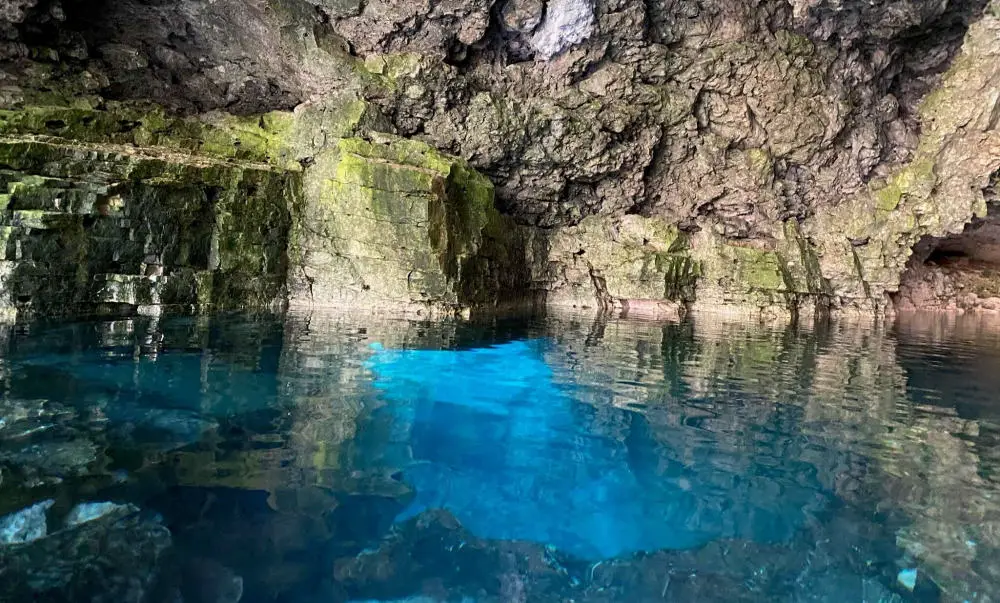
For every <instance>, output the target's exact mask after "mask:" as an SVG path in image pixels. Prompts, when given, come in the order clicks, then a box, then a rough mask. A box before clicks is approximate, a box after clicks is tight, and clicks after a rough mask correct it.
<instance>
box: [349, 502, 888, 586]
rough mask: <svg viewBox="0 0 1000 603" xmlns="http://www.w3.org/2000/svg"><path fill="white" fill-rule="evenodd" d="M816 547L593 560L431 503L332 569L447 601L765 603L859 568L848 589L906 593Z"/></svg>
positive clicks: (355, 581) (751, 547) (731, 548)
mask: <svg viewBox="0 0 1000 603" xmlns="http://www.w3.org/2000/svg"><path fill="white" fill-rule="evenodd" d="M816 546H817V547H819V546H820V545H819V543H817V545H816ZM817 552H819V551H810V548H809V546H808V545H806V544H804V543H799V544H795V545H781V546H767V545H761V544H757V543H753V542H749V541H741V540H733V541H718V542H713V543H710V544H707V545H705V546H703V547H700V548H697V549H692V550H687V551H659V552H653V553H649V554H643V555H635V556H624V557H620V558H615V559H607V560H604V561H600V562H596V563H586V562H582V561H580V560H579V559H575V558H574V557H572V556H570V555H566V554H565V553H563V552H561V551H558V550H556V549H554V548H552V547H546V546H543V545H539V544H531V543H526V542H516V541H505V540H488V539H481V538H477V537H476V536H475V535H473V534H471V533H469V532H468V531H466V530H465V529H464V528H463V527H462V526H461V524H459V522H458V521H457V520H456V519H455V518H454V517H453V516H451V515H450V514H448V513H447V512H442V511H430V512H426V513H423V514H421V515H419V516H417V517H415V518H413V519H412V520H410V521H408V522H406V523H404V524H401V525H399V526H397V528H395V529H394V530H393V531H392V532H391V533H390V534H389V535H388V536H387V537H386V538H385V539H384V541H383V543H382V544H381V546H379V547H378V548H376V549H372V550H369V551H366V552H363V553H361V554H360V555H358V556H356V557H353V558H346V559H340V560H338V561H337V562H336V563H335V564H334V572H333V577H334V579H335V580H336V581H337V582H338V583H339V584H340V585H341V586H342V587H343V588H344V589H345V590H346V592H347V594H348V596H350V597H353V598H354V599H358V600H362V601H363V600H372V601H375V600H377V601H399V600H408V601H414V600H417V601H423V600H426V599H429V600H437V593H440V592H444V593H447V594H448V595H447V596H448V597H449V598H448V600H455V599H456V598H458V597H462V598H463V600H465V598H468V599H473V600H476V601H503V602H504V603H510V602H515V603H524V602H527V601H532V602H534V601H539V602H546V603H548V602H552V603H555V602H560V601H569V600H572V601H578V602H587V603H615V602H619V601H626V600H627V601H659V600H667V601H727V602H734V601H739V602H744V601H745V602H759V601H764V600H774V598H773V594H774V593H779V592H788V593H794V592H796V591H800V592H803V593H809V592H810V588H811V589H812V590H816V589H817V588H822V587H829V586H830V584H831V583H830V580H829V579H828V577H829V576H852V577H853V582H852V585H851V588H850V589H849V591H845V592H852V593H853V592H855V591H857V592H858V594H859V595H862V596H864V593H868V594H869V595H870V594H873V593H877V594H878V595H877V596H880V595H883V594H884V595H886V598H885V600H888V601H893V600H897V599H893V598H892V597H891V596H890V595H888V592H887V589H885V588H884V587H883V586H881V584H880V583H879V578H880V576H878V575H877V574H872V573H870V572H867V573H866V572H865V571H864V570H862V569H861V568H850V567H845V566H842V565H837V564H836V563H835V562H833V561H832V559H831V558H830V557H829V556H826V555H823V554H817ZM844 584H846V582H845V583H844ZM844 584H840V585H836V586H835V587H836V588H843V586H844ZM866 584H867V586H866ZM428 585H433V586H430V587H428ZM866 588H867V590H865V589H866ZM413 593H417V594H413ZM407 597H409V598H407ZM803 600H805V599H803ZM809 600H821V599H816V598H811V599H809ZM829 600H838V599H829ZM840 600H842V599H840Z"/></svg>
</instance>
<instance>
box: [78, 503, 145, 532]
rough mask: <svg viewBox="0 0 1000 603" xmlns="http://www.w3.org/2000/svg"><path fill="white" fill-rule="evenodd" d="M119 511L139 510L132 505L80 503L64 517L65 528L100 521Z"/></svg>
mask: <svg viewBox="0 0 1000 603" xmlns="http://www.w3.org/2000/svg"><path fill="white" fill-rule="evenodd" d="M119 509H130V510H132V511H138V510H139V509H138V508H136V507H134V506H133V505H119V504H115V503H112V502H87V503H80V504H78V505H76V506H75V507H73V508H72V509H71V510H70V512H69V514H68V515H66V527H74V526H78V525H80V524H82V523H87V522H88V521H93V520H95V519H100V518H101V517H104V516H105V515H107V514H108V513H112V512H114V511H117V510H119Z"/></svg>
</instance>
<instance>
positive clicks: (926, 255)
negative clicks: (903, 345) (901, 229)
mask: <svg viewBox="0 0 1000 603" xmlns="http://www.w3.org/2000/svg"><path fill="white" fill-rule="evenodd" d="M987 207H988V211H987V215H986V216H985V217H983V218H976V219H974V220H972V221H971V222H969V224H967V225H966V227H965V229H964V230H963V231H962V232H961V233H958V234H953V235H949V236H946V237H931V236H925V237H923V238H922V239H921V240H920V241H919V242H918V243H917V244H916V245H915V246H914V247H913V255H912V256H911V257H910V260H909V262H908V263H907V267H906V270H905V271H904V273H903V275H902V277H901V278H900V285H899V291H897V292H896V293H895V294H894V295H893V304H894V306H895V307H896V309H897V310H902V311H915V310H944V311H971V312H977V311H983V312H1000V203H997V202H995V200H994V202H992V203H990V204H989V205H988V206H987Z"/></svg>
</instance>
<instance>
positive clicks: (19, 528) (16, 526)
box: [0, 499, 55, 544]
mask: <svg viewBox="0 0 1000 603" xmlns="http://www.w3.org/2000/svg"><path fill="white" fill-rule="evenodd" d="M54 503H55V501H53V500H51V499H50V500H45V501H42V502H40V503H36V504H34V505H31V506H30V507H27V508H26V509H22V510H20V511H17V512H15V513H11V514H9V515H4V516H3V517H0V544H25V543H29V542H34V541H35V540H38V539H39V538H44V537H45V534H46V533H47V532H48V525H47V521H46V517H45V514H46V512H48V510H49V507H51V506H52V505H53V504H54Z"/></svg>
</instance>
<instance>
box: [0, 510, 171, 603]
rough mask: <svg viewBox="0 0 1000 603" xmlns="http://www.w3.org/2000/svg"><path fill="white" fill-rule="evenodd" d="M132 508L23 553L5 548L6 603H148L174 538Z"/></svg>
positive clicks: (1, 574)
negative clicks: (164, 557) (87, 602)
mask: <svg viewBox="0 0 1000 603" xmlns="http://www.w3.org/2000/svg"><path fill="white" fill-rule="evenodd" d="M136 511H137V509H136V508H135V507H133V506H131V505H120V506H118V507H117V508H115V509H114V510H112V511H111V512H109V513H107V514H104V515H103V516H101V517H98V518H95V519H93V520H92V521H88V522H85V523H82V524H77V525H75V526H73V527H69V528H67V529H63V530H60V531H58V532H55V533H53V534H50V535H48V536H46V537H44V538H39V539H37V540H34V541H32V542H30V543H27V544H24V545H22V546H17V547H0V599H3V600H4V601H51V602H64V603H80V602H84V601H92V602H95V603H96V602H107V603H111V602H115V603H119V602H120V603H147V601H149V599H148V597H150V596H152V592H153V587H154V585H155V583H156V581H157V578H158V576H159V573H160V569H161V562H162V559H163V556H164V553H165V551H166V550H167V548H168V547H169V546H170V544H171V537H170V532H169V531H168V530H167V528H166V527H164V526H163V525H161V524H160V523H159V522H158V521H156V520H155V519H152V518H148V517H144V516H142V515H141V514H140V513H137V512H136Z"/></svg>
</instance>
